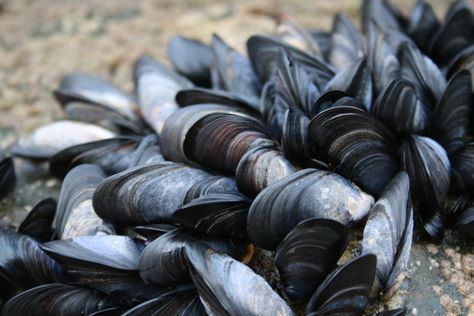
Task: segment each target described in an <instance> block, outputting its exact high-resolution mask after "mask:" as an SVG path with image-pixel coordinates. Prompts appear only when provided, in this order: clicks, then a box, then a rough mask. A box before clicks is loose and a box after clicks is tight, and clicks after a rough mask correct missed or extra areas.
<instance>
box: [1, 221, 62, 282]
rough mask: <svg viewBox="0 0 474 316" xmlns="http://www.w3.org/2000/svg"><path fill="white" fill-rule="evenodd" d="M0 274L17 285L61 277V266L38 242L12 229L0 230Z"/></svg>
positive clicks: (49, 280) (48, 280) (59, 279)
mask: <svg viewBox="0 0 474 316" xmlns="http://www.w3.org/2000/svg"><path fill="white" fill-rule="evenodd" d="M0 245H1V246H0V249H2V255H1V256H0V276H1V277H3V278H4V279H6V280H7V281H8V282H9V283H11V284H13V285H15V286H17V287H20V288H25V289H26V288H31V287H34V286H36V285H40V284H45V283H52V282H58V281H61V280H63V277H64V275H63V270H62V268H61V266H60V265H59V264H58V263H57V262H56V261H54V260H53V259H51V258H50V257H48V256H47V255H46V254H45V253H44V252H43V251H42V250H41V249H40V245H39V243H38V242H37V241H36V240H34V239H32V238H30V237H28V236H26V235H22V234H19V233H17V232H14V231H9V230H5V229H0Z"/></svg>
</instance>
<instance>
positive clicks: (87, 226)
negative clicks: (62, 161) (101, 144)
mask: <svg viewBox="0 0 474 316" xmlns="http://www.w3.org/2000/svg"><path fill="white" fill-rule="evenodd" d="M103 179H105V174H104V172H103V171H102V169H100V167H98V166H96V165H92V164H83V165H79V166H77V167H74V168H73V169H72V170H71V171H69V173H68V174H67V175H66V177H65V178H64V182H63V185H62V187H61V192H60V193H59V201H58V207H57V212H56V221H55V227H56V232H57V234H58V237H59V238H60V239H68V238H73V237H77V236H83V235H96V234H113V233H114V229H113V228H112V227H110V225H108V224H105V223H104V221H103V220H102V219H101V218H100V217H98V216H97V214H96V213H95V211H94V208H93V206H92V196H93V194H94V191H95V189H96V188H97V186H98V185H99V183H100V182H101V181H102V180H103Z"/></svg>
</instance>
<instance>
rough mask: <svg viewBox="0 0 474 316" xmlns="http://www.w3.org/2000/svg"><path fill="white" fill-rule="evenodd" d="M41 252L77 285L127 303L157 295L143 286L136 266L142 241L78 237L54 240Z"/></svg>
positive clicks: (127, 238) (153, 289) (110, 237)
mask: <svg viewBox="0 0 474 316" xmlns="http://www.w3.org/2000/svg"><path fill="white" fill-rule="evenodd" d="M41 248H42V249H43V250H44V251H45V252H46V253H48V255H50V256H51V257H52V258H55V260H57V261H58V262H60V263H61V265H62V266H63V267H64V268H65V270H66V271H67V273H68V275H69V276H70V277H71V278H72V279H73V280H74V282H75V283H76V284H81V285H86V286H88V287H92V288H95V289H97V290H99V291H101V292H104V293H107V294H111V295H114V296H116V297H119V298H121V299H125V300H130V301H138V302H141V301H144V300H147V299H150V298H152V297H155V296H156V295H159V291H160V289H158V288H155V287H150V286H147V285H146V284H144V283H143V282H142V281H141V279H140V276H139V273H138V262H139V258H140V255H141V253H142V251H143V249H144V248H145V244H144V242H143V241H141V240H138V239H134V238H130V237H127V236H115V235H114V236H107V235H101V236H80V237H76V238H72V239H67V240H55V241H51V242H48V243H45V244H43V245H41Z"/></svg>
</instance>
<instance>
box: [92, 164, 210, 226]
mask: <svg viewBox="0 0 474 316" xmlns="http://www.w3.org/2000/svg"><path fill="white" fill-rule="evenodd" d="M209 176H210V175H209V174H208V173H207V172H205V171H203V170H200V169H194V168H190V167H188V166H185V165H182V164H175V163H170V162H164V163H157V164H150V165H145V166H139V167H136V168H132V169H129V170H126V171H124V172H121V173H118V174H115V175H113V176H110V177H108V178H106V179H105V180H103V181H102V182H101V183H100V184H99V186H98V187H97V189H96V190H95V192H94V196H93V206H94V209H95V211H96V213H97V215H99V216H100V217H101V218H103V219H104V220H105V221H107V222H110V223H113V224H116V225H119V226H120V225H121V226H133V225H141V224H147V223H152V222H156V221H162V220H165V221H166V220H170V219H171V218H170V217H171V213H172V212H173V211H174V210H175V209H177V208H179V207H180V206H182V205H183V203H184V199H185V197H186V195H187V193H188V190H189V189H190V188H191V187H192V186H193V185H194V184H196V183H198V182H199V181H202V180H204V179H206V178H208V177H209ZM171 193H172V194H171Z"/></svg>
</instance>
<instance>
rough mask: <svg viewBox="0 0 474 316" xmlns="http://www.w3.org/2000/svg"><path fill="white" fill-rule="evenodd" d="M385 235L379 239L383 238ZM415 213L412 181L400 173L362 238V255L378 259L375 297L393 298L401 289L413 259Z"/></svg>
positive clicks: (372, 213) (394, 179)
mask: <svg viewBox="0 0 474 316" xmlns="http://www.w3.org/2000/svg"><path fill="white" fill-rule="evenodd" d="M382 235H383V236H385V237H384V238H380V236H382ZM412 235H413V210H412V205H411V201H410V179H409V178H408V174H407V173H405V172H403V171H402V172H400V173H398V174H397V175H396V176H395V177H394V178H393V179H392V181H390V182H389V184H388V185H387V187H386V188H385V190H384V191H383V192H382V195H381V196H380V198H379V200H378V201H377V202H376V203H375V204H374V206H373V207H372V210H371V211H370V214H369V218H368V220H367V224H366V226H365V228H364V237H363V239H362V254H369V253H372V254H374V255H376V256H377V270H376V275H375V282H374V290H373V291H374V292H375V293H374V294H376V295H377V294H378V292H379V291H381V290H382V291H383V292H384V293H386V295H387V296H391V295H393V294H394V293H396V291H397V290H398V287H399V286H400V284H401V281H403V279H404V274H405V272H406V268H407V265H408V259H409V257H410V249H411V242H412Z"/></svg>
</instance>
